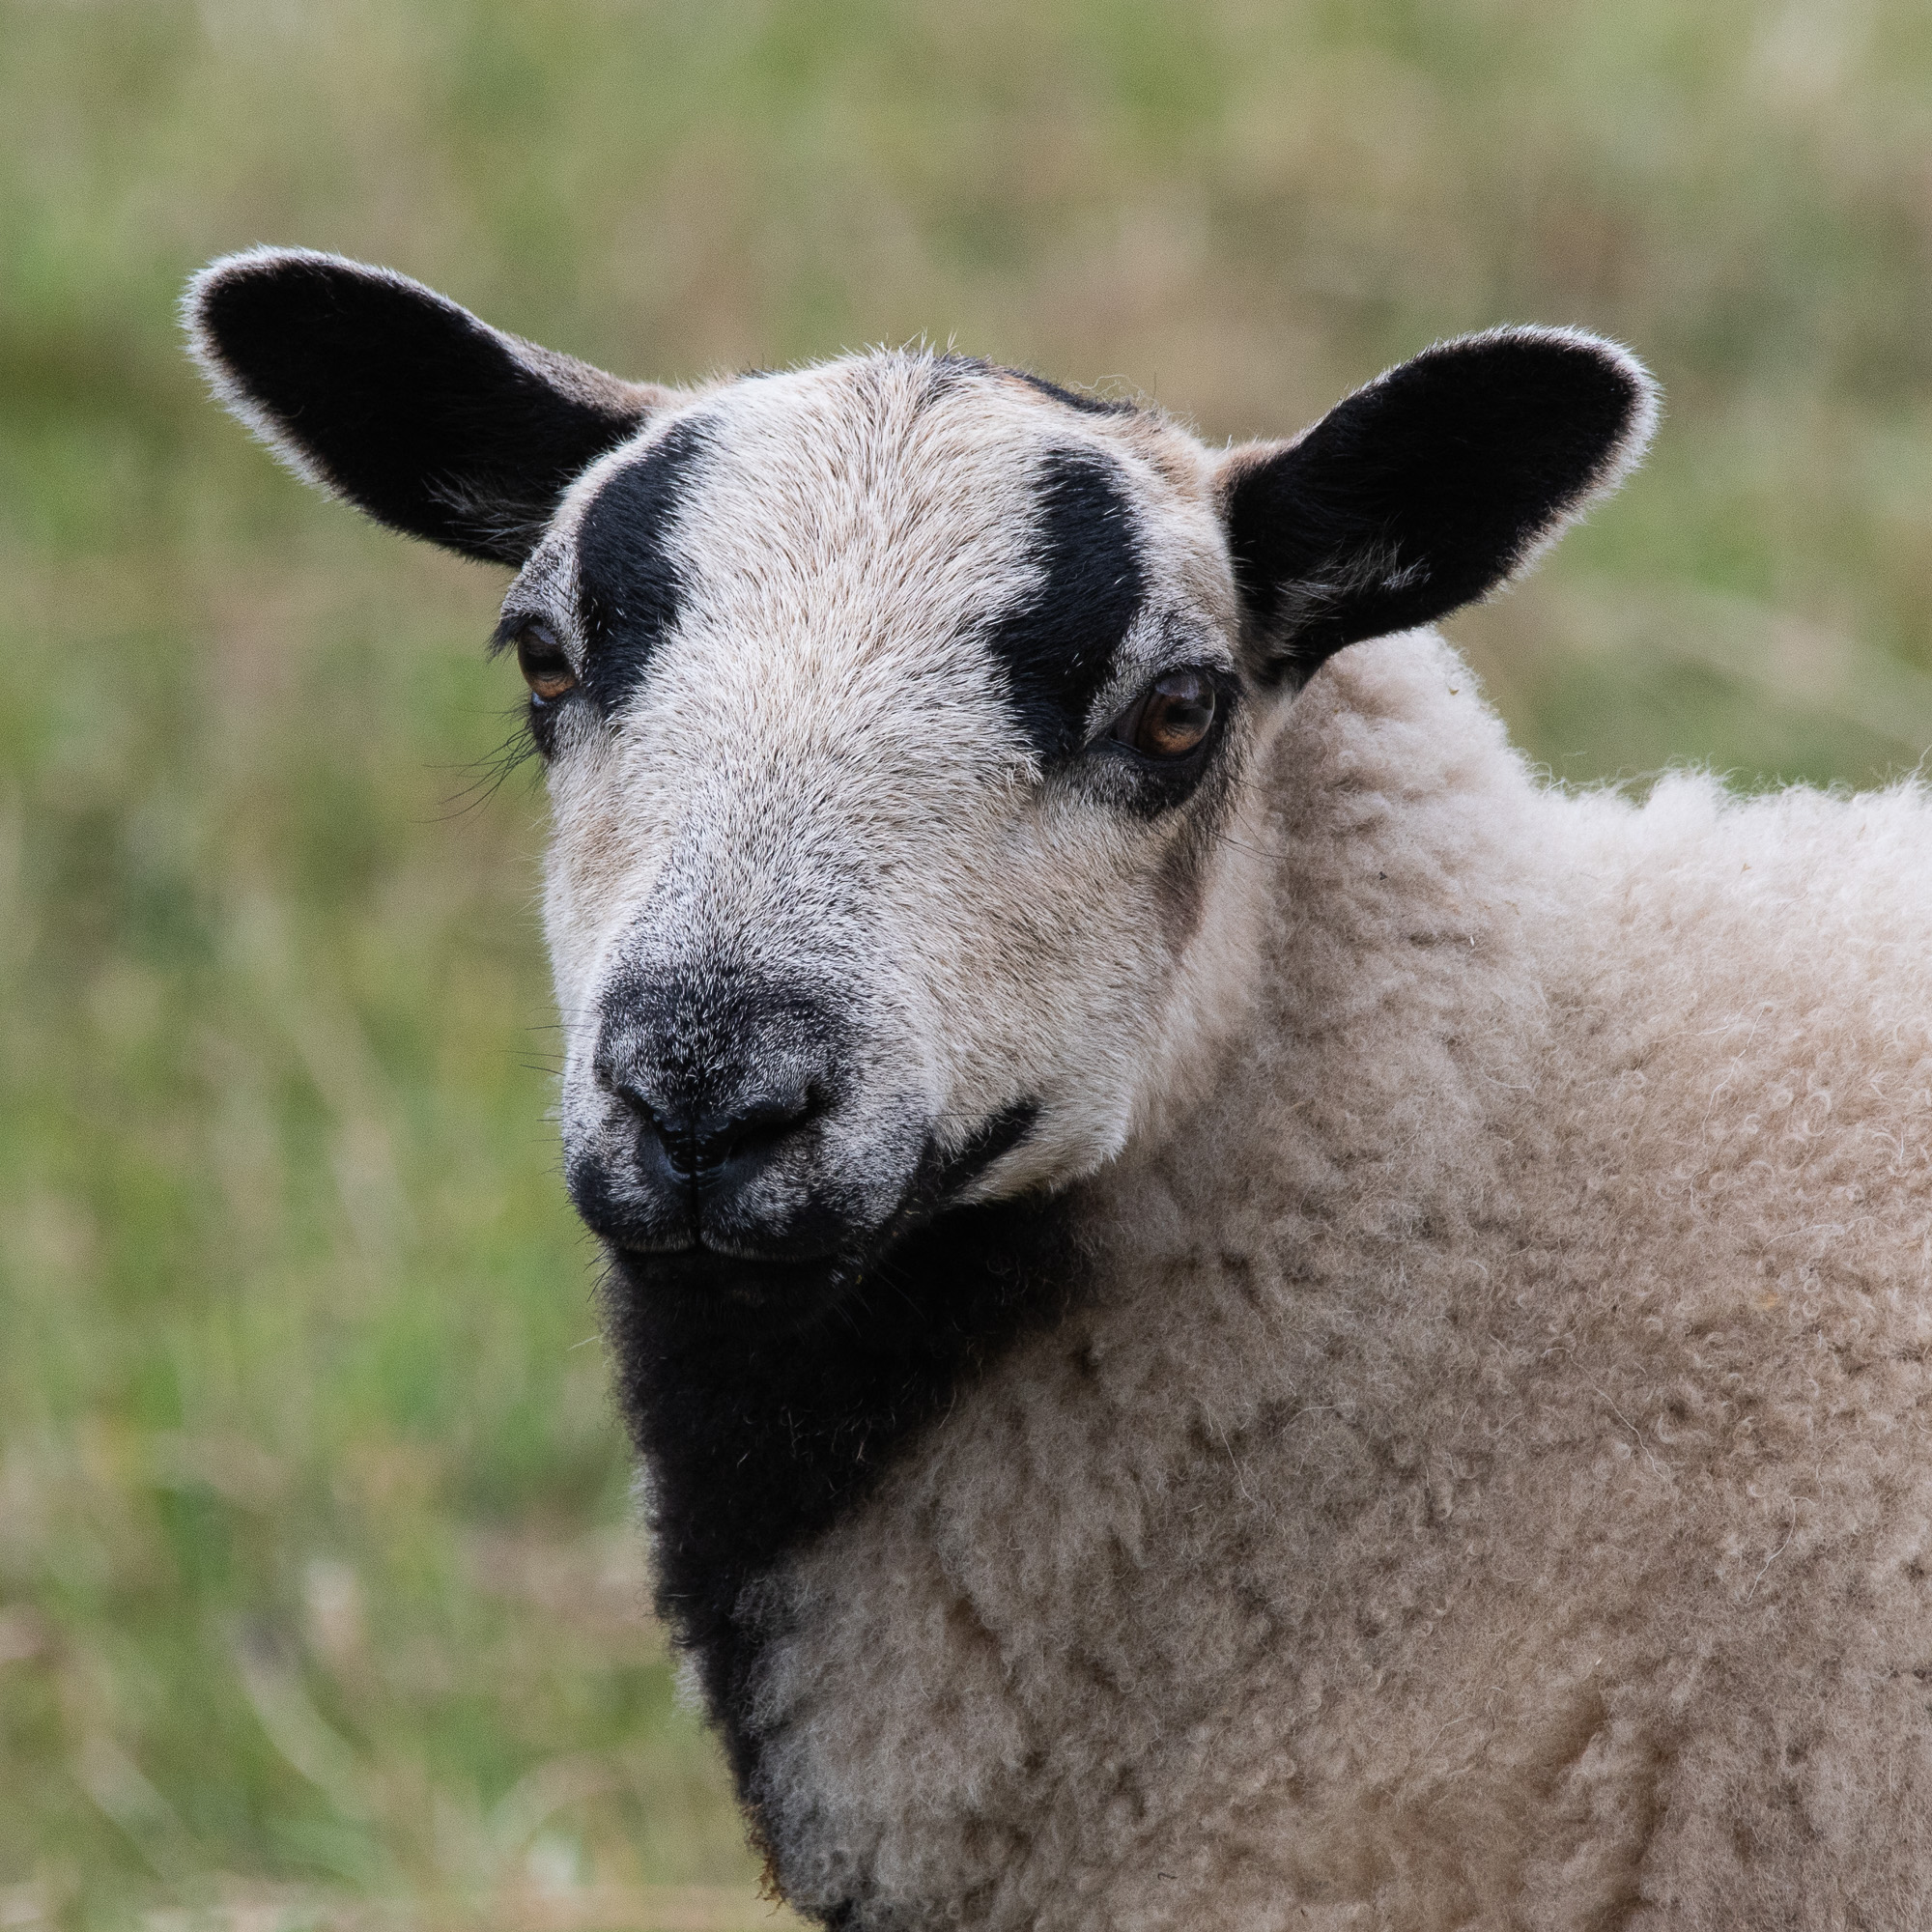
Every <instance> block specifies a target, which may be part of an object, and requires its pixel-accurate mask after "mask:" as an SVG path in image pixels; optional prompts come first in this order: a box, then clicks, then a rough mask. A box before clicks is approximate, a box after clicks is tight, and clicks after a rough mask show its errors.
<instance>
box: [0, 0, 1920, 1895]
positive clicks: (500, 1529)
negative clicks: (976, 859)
mask: <svg viewBox="0 0 1932 1932" xmlns="http://www.w3.org/2000/svg"><path fill="white" fill-rule="evenodd" d="M254 241H298V242H303V243H307V244H309V245H312V246H316V247H324V248H336V249H341V250H344V251H347V252H349V253H352V254H355V255H357V256H361V257H363V258H365V259H370V260H375V261H380V262H385V263H390V264H393V265H395V266H397V267H400V268H403V269H406V270H410V271H412V272H413V273H415V274H417V275H419V276H421V277H423V278H424V279H426V280H428V281H430V282H432V283H435V284H436V285H438V286H440V287H442V288H444V289H447V290H448V291H450V292H451V293H452V294H454V295H455V296H457V297H458V298H460V299H462V300H464V301H466V302H468V303H469V304H470V305H471V306H473V307H475V308H476V309H478V310H480V311H481V312H482V313H483V314H485V315H486V316H488V317H489V318H491V319H492V320H494V321H496V322H497V323H500V324H503V325H505V326H507V327H512V328H515V329H518V330H520V331H522V332H524V333H526V334H528V335H531V336H534V337H537V338H539V339H541V340H543V341H546V342H552V343H554V344H556V345H557V346H559V347H562V348H566V349H569V350H572V351H575V352H577V353H578V354H581V355H587V356H590V357H592V358H593V359H596V360H599V361H602V362H604V363H605V364H607V365H609V366H611V367H613V368H616V369H618V370H620V371H622V372H624V373H627V374H632V375H639V376H662V377H668V378H678V377H687V376H691V375H695V374H699V373H702V372H704V371H706V370H709V369H711V368H713V367H717V366H728V365H734V364H751V363H757V364H777V363H784V362H787V361H790V360H793V359H795V358H800V357H809V356H813V355H824V354H828V353H832V352H836V351H838V350H839V349H841V348H843V347H847V346H857V345H860V344H863V343H866V342H868V341H877V340H889V341H890V340H901V339H905V338H907V337H911V336H914V335H917V334H920V333H922V332H923V333H926V334H928V335H931V336H933V337H935V338H938V339H942V340H944V339H947V338H951V337H956V338H957V340H958V342H959V344H960V345H961V346H962V347H965V348H969V349H971V350H974V351H977V352H980V353H983V354H986V355H993V356H996V357H999V358H1001V359H1004V360H1009V361H1015V362H1022V363H1027V364H1031V365H1033V366H1036V367H1037V368H1039V369H1041V370H1042V371H1044V372H1047V373H1050V374H1053V375H1056V376H1059V377H1062V378H1070V379H1073V380H1076V381H1082V382H1096V383H1102V384H1105V383H1109V382H1113V383H1118V384H1124V385H1128V386H1131V387H1132V388H1134V389H1135V390H1138V391H1141V392H1144V393H1146V394H1149V395H1151V396H1152V397H1154V398H1156V399H1157V400H1159V401H1160V402H1161V403H1163V404H1165V405H1166V406H1168V407H1169V408H1170V409H1173V410H1175V411H1177V412H1180V413H1181V414H1183V415H1186V416H1189V417H1191V418H1193V419H1194V420H1195V421H1196V422H1197V423H1198V424H1199V425H1200V426H1201V428H1202V429H1203V430H1204V432H1206V433H1207V434H1208V435H1210V436H1213V437H1217V438H1218V437H1226V436H1241V435H1247V434H1251V433H1257V432H1279V431H1284V430H1288V429H1291V428H1293V427H1295V426H1296V425H1298V424H1299V423H1300V422H1302V421H1304V420H1306V419H1307V418H1308V417H1310V416H1312V415H1313V414H1315V413H1317V412H1319V411H1320V410H1321V408H1322V407H1323V406H1324V405H1325V404H1326V403H1327V402H1329V401H1331V400H1332V399H1333V398H1335V397H1336V396H1337V395H1339V394H1340V393H1342V392H1343V391H1344V390H1345V389H1346V388H1348V387H1349V386H1350V385H1352V384H1355V383H1357V382H1359V381H1361V380H1363V379H1364V378H1366V377H1367V376H1369V375H1371V374H1373V373H1374V372H1375V371H1376V370H1377V369H1378V367H1380V366H1382V365H1383V364H1384V363H1386V362H1387V361H1389V360H1391V359H1394V358H1396V357H1398V356H1400V355H1405V354H1408V353H1411V352H1413V351H1414V350H1415V349H1416V348H1418V347H1420V346H1421V345H1423V344H1424V343H1426V342H1427V341H1429V340H1430V339H1431V338H1433V337H1435V336H1436V335H1438V334H1442V333H1445V332H1449V331H1452V330H1456V329H1462V328H1469V327H1482V326H1485V325H1488V324H1491V323H1493V322H1497V321H1502V320H1541V321H1549V322H1575V323H1580V324H1584V325H1587V326H1590V327H1597V328H1600V329H1604V330H1606V331H1608V332H1610V333H1612V334H1615V335H1617V336H1619V337H1621V338H1623V339H1624V340H1626V341H1628V342H1630V343H1632V344H1633V345H1634V346H1635V347H1636V348H1637V349H1638V351H1639V352H1640V353H1641V354H1642V355H1644V356H1645V357H1646V358H1647V359H1648V360H1649V361H1650V362H1651V364H1652V365H1653V366H1654V367H1655V368H1656V370H1657V371H1658V373H1659V374H1660V375H1661V377H1662V380H1663V382H1664V384H1665V387H1666V390H1667V392H1668V398H1669V413H1668V416H1667V417H1666V420H1665V423H1664V427H1663V431H1662V438H1661V440H1660V442H1659V444H1658V448H1657V451H1656V454H1655V456H1654V457H1653V459H1652V461H1651V463H1650V465H1649V467H1648V468H1647V469H1646V470H1644V471H1643V472H1641V473H1640V474H1639V475H1638V477H1637V478H1636V480H1635V481H1634V483H1633V484H1632V485H1631V486H1629V488H1628V489H1627V491H1626V493H1625V494H1624V496H1623V497H1621V498H1619V499H1618V500H1617V501H1616V502H1615V503H1614V504H1612V505H1611V506H1609V507H1607V508H1605V509H1604V510H1603V511H1602V512H1600V513H1599V514H1598V516H1597V517H1596V518H1595V519H1594V520H1593V521H1592V523H1591V524H1590V525H1589V526H1586V527H1584V528H1583V529H1580V530H1578V531H1577V532H1575V533H1573V535H1572V536H1571V537H1570V538H1569V539H1568V540H1567V541H1566V543H1565V544H1564V546H1563V547H1562V549H1561V550H1560V551H1559V552H1558V553H1557V554H1556V555H1555V556H1554V557H1553V558H1552V560H1551V561H1550V563H1549V564H1548V566H1547V567H1546V569H1545V570H1544V572H1543V573H1542V574H1541V575H1540V576H1539V577H1538V578H1537V579H1535V580H1534V581H1533V582H1531V583H1530V584H1528V585H1526V586H1524V587H1523V588H1522V589H1521V590H1520V591H1518V592H1516V593H1514V594H1513V595H1512V596H1511V597H1510V598H1509V599H1507V600H1505V601H1503V602H1502V603H1499V604H1497V605H1495V606H1493V607H1491V608H1489V609H1486V610H1483V611H1475V612H1471V613H1467V614H1465V615H1464V616H1463V617H1461V618H1458V619H1457V620H1455V622H1454V623H1453V624H1452V625H1451V627H1450V628H1451V629H1452V631H1453V632H1454V633H1455V635H1456V636H1457V637H1458V638H1459V639H1461V641H1462V642H1463V644H1464V646H1465V647H1466V648H1467V649H1468V650H1469V651H1470V653H1471V654H1472V655H1473V656H1474V658H1475V659H1476V661H1477V663H1478V665H1479V667H1480V668H1481V669H1482V671H1483V673H1484V675H1485V676H1486V678H1487V679H1488V681H1489V684H1490V687H1491V689H1492V693H1493V694H1494V696H1496V698H1497V700H1498V702H1499V703H1500V704H1501V705H1502V707H1503V708H1504V710H1505V711H1506V713H1507V714H1508V715H1509V717H1510V719H1511V722H1512V724H1513V725H1514V726H1515V728H1516V729H1517V731H1518V733H1519V735H1520V738H1521V739H1522V740H1523V741H1524V742H1525V743H1526V744H1527V745H1528V746H1529V747H1530V748H1531V749H1532V751H1533V752H1534V753H1536V755H1537V756H1539V757H1540V758H1542V759H1544V760H1546V761H1547V762H1548V765H1549V766H1550V767H1551V769H1552V770H1553V771H1554V772H1555V773H1556V774H1558V775H1559V776H1561V777H1563V778H1566V779H1570V780H1574V781H1587V780H1592V779H1597V778H1602V777H1605V776H1609V775H1625V776H1631V775H1638V774H1642V773H1644V772H1646V771H1649V770H1653V769H1655V768H1657V767H1659V766H1661V765H1662V764H1664V763H1666V762H1668V761H1672V760H1682V759H1704V760H1709V761H1712V762H1714V763H1716V764H1717V765H1719V767H1721V768H1723V769H1726V770H1729V771H1732V772H1734V773H1735V774H1736V776H1737V777H1738V779H1739V781H1741V782H1745V783H1756V782H1764V781H1775V780H1778V779H1792V778H1804V779H1810V780H1816V781H1834V780H1847V781H1855V782H1863V781H1869V780H1872V779H1873V778H1875V777H1879V776H1882V775H1883V774H1885V773H1886V772H1888V771H1895V770H1898V769H1901V768H1905V767H1909V766H1910V765H1911V764H1913V763H1914V762H1915V761H1916V760H1917V758H1918V754H1919V752H1920V750H1921V749H1922V748H1923V747H1924V746H1925V745H1926V744H1927V743H1932V541H1928V539H1932V299H1928V298H1932V10H1927V9H1926V8H1925V7H1924V6H1923V5H1922V4H1919V0H1792V4H1768V5H1757V4H1744V0H1702V4H1700V5H1698V6H1696V7H1694V8H1690V7H1686V6H1683V5H1682V4H1680V0H1618V4H1615V5H1611V6H1605V5H1603V4H1601V0H1575V4H1570V0H1467V4H1446V3H1445V4H1437V0H1312V4H1307V5H1290V4H1280V0H1275V4H1260V0H1190V4H1171V5H1155V4H1151V0H1023V3H1022V0H911V4H902V5H887V4H883V0H849V4H832V0H708V4H697V3H696V0H674V3H673V0H656V4H644V0H550V4H546V5H542V6H537V5H527V6H513V5H509V4H504V0H465V4H457V0H200V4H199V5H198V6H195V5H189V4H185V0H0V582H4V583H5V585H6V589H7V594H6V595H5V596H4V597H0V653H3V654H4V660H5V662H7V663H9V664H11V665H12V667H13V670H12V673H11V675H10V677H9V679H8V680H7V683H8V696H7V699H6V701H5V703H4V704H0V1016H4V1017H0V1928H27V1927H34V1926H38V1925H42V1924H55V1923H57V1924H61V1925H87V1926H122V1925H139V1926H142V1927H144V1928H148V1929H149V1932H173V1928H192V1927H195V1926H199V1925H204V1924H206V1925H215V1924H221V1925H226V1926H235V1927H238V1928H239V1927H250V1928H258V1932H282V1928H290V1929H291V1932H292V1928H296V1927H299V1926H308V1925H315V1926H323V1925H331V1926H332V1925H345V1926H347V1925H365V1924H366V1925H371V1926H375V1925H389V1924H397V1925H402V1924H424V1925H450V1926H470V1925H478V1926H482V1925H489V1926H496V1925H500V1926H504V1927H509V1926H518V1927H540V1926H556V1927H559V1928H561V1927H591V1926H609V1927H611V1928H613V1932H615V1928H623V1927H636V1928H647V1927H653V1926H656V1927H663V1928H677V1927H684V1928H691V1932H704V1928H707V1927H708V1928H718V1929H719V1932H724V1928H731V1927H736V1926H748V1927H749V1926H753V1925H758V1924H766V1923H773V1924H776V1923H778V1922H781V1921H779V1920H777V1919H774V1918H772V1916H771V1908H769V1907H767V1906H764V1905H761V1904H759V1903H757V1902H756V1901H755V1899H754V1896H753V1875H752V1865H751V1861H750V1860H749V1858H748V1856H747V1854H746V1853H745V1852H744V1850H743V1848H742V1846H741V1844H740V1840H739V1834H738V1828H737V1825H736V1822H735V1820H734V1818H733V1816H732V1814H731V1811H730V1808H729V1805H728V1803H727V1800H726V1796H725V1788H724V1780H723V1777H722V1775H721V1772H720V1769H719V1766H718V1762H717V1759H716V1755H715V1752H714V1750H713V1748H712V1747H711V1745H710V1744H709V1742H708V1740H707V1739H706V1738H705V1737H704V1735H703V1733H702V1730H701V1728H700V1726H699V1725H698V1723H697V1721H696V1719H695V1718H694V1717H693V1716H692V1715H691V1713H690V1712H689V1711H688V1710H686V1709H684V1708H682V1707H681V1706H680V1705H679V1704H678V1703H677V1702H676V1699H675V1689H674V1672H673V1669H672V1666H671V1664H670V1663H669V1662H668V1660H667V1657H666V1654H665V1650H664V1646H663V1643H662V1641H661V1639H660V1637H659V1635H658V1634H657V1633H656V1631H655V1630H654V1629H653V1628H652V1626H651V1625H650V1623H649V1621H648V1619H647V1618H646V1617H645V1616H644V1615H643V1614H642V1611H641V1607H640V1605H641V1595H642V1591H643V1587H644V1583H643V1577H642V1570H641V1558H640V1555H639V1550H638V1547H637V1541H636V1538H635V1537H634V1535H633V1534H632V1532H631V1530H630V1529H629V1527H628V1526H627V1511H628V1502H627V1483H628V1476H627V1471H626V1466H625V1460H624V1456H623V1452H622V1448H621V1444H620V1441H619V1436H618V1432H617V1430H616V1428H615V1426H614V1424H613V1422H612V1419H611V1413H610V1411H609V1409H608V1407H607V1405H606V1400H605V1395H604V1364H603V1362H602V1360H601V1351H600V1349H599V1347H598V1345H597V1343H596V1342H595V1341H594V1339H592V1337H593V1321H592V1316H591V1311H590V1304H589V1288H590V1267H591V1257H590V1255H589V1253H588V1252H587V1250H586V1246H585V1244H584V1242H583V1241H582V1238H581V1237H580V1236H579V1235H578V1234H577V1232H576V1231H575V1229H574V1227H573V1224H572V1222H571V1219H570V1217H569V1215H568V1213H567V1211H566V1208H565V1207H564V1204H563V1201H562V1197H561V1190H560V1187H559V1185H558V1182H557V1179H556V1174H555V1156H554V1150H553V1145H552V1129H551V1127H550V1125H549V1124H548V1122H547V1119H546V1110H547V1107H548V1105H549V1097H550V1077H551V1075H550V1068H551V1065H552V1064H553V1051H552V1035H551V1033H550V1030H549V1008H548V1001H547V992H546V986H545V980H544V971H543V966H542V961H541V957H540V952H539V947H538V943H537V939H536V933H535V924H534V920H533V916H532V907H531V899H532V894H533V887H534V880H535V870H534V868H535V861H536V855H537V852H538V849H539V843H540V839H541V837H542V826H541V819H542V812H541V804H540V800H539V799H538V798H537V796H536V795H535V794H534V792H533V791H532V790H531V789H530V788H529V787H528V786H527V784H526V782H525V781H523V780H522V779H513V780H512V781H510V782H509V783H507V784H505V785H503V786H502V787H501V788H500V789H496V790H491V789H490V788H489V786H488V784H487V783H484V784H482V785H480V786H479V785H478V784H477V779H478V776H479V773H487V761H488V759H489V757H490V754H491V753H492V752H493V751H494V750H495V748H496V747H497V744H498V743H499V741H500V740H501V739H502V738H503V737H504V735H505V733H506V730H507V728H508V727H507V724H506V716H505V714H506V713H507V711H508V710H509V708H510V707H511V705H512V703H513V701H514V699H515V697H516V696H517V695H518V694H517V690H516V688H515V673H514V670H513V669H506V668H504V667H502V666H497V667H495V668H492V667H490V666H487V665H486V664H485V663H484V661H483V657H482V652H481V649H480V644H481V640H482V639H483V637H484V636H485V634H486V633H487V631H488V628H489V625H490V623H491V620H492V616H493V606H494V599H495V597H496V595H497V590H498V588H499V587H500V586H499V582H498V580H497V577H496V575H495V574H493V573H491V572H489V571H487V570H481V569H475V568H469V567H466V566H462V565H459V564H457V563H454V562H452V561H448V560H445V559H442V558H440V557H438V556H436V555H433V554H428V553H422V552H417V551H415V550H412V548H411V547H409V546H408V545H406V544H405V543H403V542H402V541H401V540H399V539H394V538H390V537H387V536H384V535H383V534H381V533H378V532H374V531H371V530H368V529H365V528H363V527H362V526H360V525H358V524H357V522H356V521H355V518H354V517H353V516H352V515H350V513H348V512H347V511H345V510H343V509H341V508H339V507H336V506H332V505H329V504H326V503H324V502H322V501H321V500H319V499H317V498H314V497H309V496H307V495H306V494H304V493H303V492H301V491H300V490H299V489H298V486H296V485H295V484H294V483H292V482H291V481H290V480H289V479H287V478H286V477H285V476H283V475H282V474H281V473H280V472H279V471H278V470H276V469H274V468H273V466H272V465H271V464H270V462H269V461H268V460H267V459H266V457H264V456H263V455H262V453H261V452H260V451H259V450H257V449H255V448H254V447H252V446H251V445H250V444H249V443H248V441H247V440H246V439H245V438H244V437H243V436H242V434H241V432H240V430H239V429H238V428H237V427H236V426H235V425H234V424H233V423H231V422H229V421H228V420H227V419H226V418H224V417H222V416H220V415H219V414H218V412H215V411H214V410H213V408H211V407H210V406H209V404H208V403H207V402H206V400H205V398H204V397H203V396H202V394H201V392H200V388H199V384H198V383H197V381H196V380H195V378H194V376H193V375H192V373H191V371H190V370H189V368H188V367H187V365H186V364H185V361H184V359H183V357H182V355H181V354H180V348H179V343H178V340H177V337H176V332H175V325H174V320H173V306H174V302H175V298H176V296H177V293H178V291H179V288H180V286H181V283H182V281H183V279H184V277H185V275H186V274H187V272H188V271H189V270H191V269H192V268H194V267H195V266H196V265H198V264H199V263H200V262H202V261H203V260H205V259H206V258H208V257H209V256H211V255H213V254H215V253H218V252H220V251H223V250H226V249H230V248H234V247H238V246H243V245H246V244H248V243H251V242H254Z"/></svg>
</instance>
